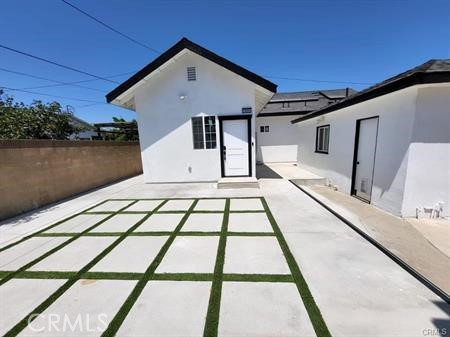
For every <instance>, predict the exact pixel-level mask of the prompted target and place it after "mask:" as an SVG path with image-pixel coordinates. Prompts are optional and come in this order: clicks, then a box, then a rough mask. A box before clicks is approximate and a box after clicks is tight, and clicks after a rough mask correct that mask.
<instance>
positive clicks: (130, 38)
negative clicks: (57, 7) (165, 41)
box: [61, 0, 161, 54]
mask: <svg viewBox="0 0 450 337" xmlns="http://www.w3.org/2000/svg"><path fill="white" fill-rule="evenodd" d="M61 1H62V2H64V3H65V4H66V5H68V6H70V7H72V8H73V9H75V10H77V11H78V12H80V13H82V14H84V15H86V16H87V17H89V18H90V19H92V20H94V21H95V22H97V23H99V24H101V25H102V26H104V27H106V28H108V29H109V30H111V31H113V32H114V33H116V34H119V35H120V36H122V37H124V38H126V39H127V40H129V41H131V42H133V43H135V44H137V45H139V46H141V47H144V48H146V49H148V50H150V51H152V52H154V53H156V54H161V52H160V51H158V50H156V49H154V48H152V47H150V46H149V45H146V44H144V43H142V42H139V41H137V40H136V39H134V38H132V37H130V36H128V35H126V34H124V33H122V32H120V31H118V30H117V29H115V28H113V27H111V26H110V25H108V24H107V23H105V22H103V21H102V20H100V19H97V18H96V17H94V16H93V15H91V14H89V13H87V12H85V11H84V10H82V9H81V8H79V7H77V6H75V5H74V4H71V3H70V2H69V1H66V0H61Z"/></svg>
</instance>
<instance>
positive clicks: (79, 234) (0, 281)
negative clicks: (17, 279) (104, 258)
mask: <svg viewBox="0 0 450 337" xmlns="http://www.w3.org/2000/svg"><path fill="white" fill-rule="evenodd" d="M136 202H137V201H133V202H131V203H130V204H128V205H126V206H124V207H122V208H121V209H120V210H119V211H117V212H116V213H112V214H110V215H109V216H107V217H106V218H103V219H102V220H100V221H98V222H97V223H95V224H94V225H92V226H91V227H89V228H86V229H85V230H84V231H82V232H80V233H77V234H76V235H75V236H71V237H70V238H69V239H68V240H66V241H64V242H62V243H60V244H59V245H57V246H56V247H54V248H52V249H50V250H49V251H47V252H45V253H44V254H42V255H41V256H39V257H37V258H35V259H34V260H32V261H30V262H28V263H27V264H25V265H23V266H22V267H20V268H19V269H17V270H15V271H14V272H12V273H11V274H9V275H7V276H5V277H4V278H2V279H1V280H0V286H1V285H3V284H5V283H6V282H8V281H9V280H10V279H12V278H14V275H15V274H17V273H20V272H22V271H24V270H27V269H29V268H31V267H32V266H34V265H35V264H37V263H39V262H41V261H42V260H43V259H45V258H47V257H49V256H50V255H52V254H54V253H56V252H57V251H59V250H61V249H62V248H64V247H66V246H67V245H68V244H70V243H72V242H73V241H75V240H77V239H78V238H80V237H82V236H83V235H84V234H86V233H87V232H89V231H90V230H92V229H94V228H96V227H98V226H100V225H101V224H102V223H104V222H105V221H107V220H109V219H111V218H112V217H113V216H115V215H116V214H117V213H119V212H120V211H121V210H123V209H125V208H127V207H129V206H131V205H133V204H134V203H136ZM144 219H146V217H144ZM141 221H142V220H141ZM138 223H139V224H140V223H141V222H138ZM135 226H136V225H135ZM135 226H133V227H131V228H133V229H134V228H135ZM113 244H114V243H113Z"/></svg>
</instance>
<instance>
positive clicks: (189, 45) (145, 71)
mask: <svg viewBox="0 0 450 337" xmlns="http://www.w3.org/2000/svg"><path fill="white" fill-rule="evenodd" d="M183 49H188V50H190V51H192V52H194V53H196V54H198V55H200V56H203V57H205V58H206V59H208V60H210V61H212V62H214V63H216V64H218V65H220V66H222V67H224V68H226V69H228V70H230V71H232V72H234V73H236V74H237V75H239V76H242V77H244V78H246V79H247V80H249V81H251V82H254V83H256V84H257V85H259V86H261V87H263V88H265V89H267V90H269V91H270V92H276V91H277V85H276V84H274V83H272V82H270V81H268V80H266V79H265V78H263V77H261V76H259V75H257V74H255V73H253V72H251V71H249V70H247V69H245V68H242V67H241V66H239V65H237V64H235V63H233V62H231V61H228V60H227V59H225V58H223V57H221V56H219V55H217V54H215V53H213V52H212V51H210V50H208V49H206V48H203V47H202V46H200V45H198V44H196V43H194V42H192V41H190V40H188V39H187V38H185V37H184V38H182V39H181V40H180V41H178V42H177V43H176V44H175V45H173V46H172V47H170V48H169V49H168V50H167V51H165V52H164V53H162V54H161V55H160V56H158V57H157V58H156V59H155V60H154V61H152V62H150V63H149V64H147V65H146V66H145V67H144V68H142V69H141V70H139V71H138V72H137V73H136V74H134V75H133V76H131V77H130V78H129V79H128V80H126V81H125V82H123V83H122V84H120V85H119V86H118V87H117V88H115V89H114V90H112V91H111V92H110V93H108V94H107V95H106V100H107V102H108V103H110V102H111V101H113V100H114V99H116V98H117V97H118V96H120V95H121V94H123V93H124V92H125V91H127V90H128V89H130V88H131V87H133V86H134V85H136V84H137V83H138V82H140V81H141V80H142V79H144V78H145V77H146V76H148V75H149V74H151V73H152V72H153V71H155V70H156V69H158V68H159V67H160V66H162V65H163V64H165V63H166V62H167V61H169V60H170V59H172V58H173V57H174V56H175V55H177V54H178V53H179V52H181V51H182V50H183Z"/></svg>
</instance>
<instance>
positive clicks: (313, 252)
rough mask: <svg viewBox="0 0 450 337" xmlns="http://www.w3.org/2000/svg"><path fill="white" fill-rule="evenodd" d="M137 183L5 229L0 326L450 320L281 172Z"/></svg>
mask: <svg viewBox="0 0 450 337" xmlns="http://www.w3.org/2000/svg"><path fill="white" fill-rule="evenodd" d="M141 179H142V177H136V178H132V179H129V180H126V181H123V182H121V183H118V184H115V185H111V186H108V187H106V188H104V189H100V190H97V191H95V192H92V193H88V194H86V195H83V196H80V197H78V198H74V199H72V200H69V201H66V202H63V203H61V204H58V205H54V206H51V207H48V208H47V209H45V210H41V211H39V212H36V213H31V214H27V215H25V216H23V217H20V218H16V219H12V220H10V221H7V222H4V223H3V224H2V226H1V227H0V240H1V241H2V248H0V249H1V252H0V265H1V267H0V269H1V271H2V273H1V280H0V284H1V285H0V298H1V299H2V301H1V305H0V306H1V308H0V309H1V315H0V332H1V333H6V332H8V331H9V332H10V335H11V336H12V335H16V334H20V335H55V336H56V335H61V331H60V330H58V328H61V324H64V322H65V320H64V319H65V318H64V317H67V319H66V320H67V321H69V322H70V323H72V324H73V323H74V321H76V320H77V318H78V317H79V316H80V315H81V318H80V322H81V323H80V324H79V325H77V326H76V329H75V331H72V332H70V331H71V330H70V329H69V330H68V331H67V330H66V331H65V333H64V335H74V336H75V335H76V336H80V335H90V336H93V335H98V336H100V335H102V334H103V335H113V334H117V335H122V336H130V335H145V336H161V335H172V336H173V335H176V336H181V335H183V336H186V335H190V336H197V335H214V334H215V333H216V332H218V334H219V335H223V336H236V335H247V336H263V335H265V336H267V335H271V336H314V335H320V336H325V335H327V331H328V330H329V331H330V333H331V335H335V336H336V335H341V336H349V335H354V336H367V335H371V336H423V335H424V331H425V332H426V331H443V330H442V329H444V328H447V329H449V328H450V326H449V325H450V323H449V320H450V318H449V312H450V310H449V305H448V304H446V303H445V302H443V301H442V300H441V299H440V298H439V297H437V296H436V295H435V294H433V293H432V292H431V291H429V290H428V289H427V288H425V287H424V286H423V285H422V284H421V283H419V282H418V281H417V280H416V279H414V278H413V277H412V276H411V275H409V274H408V273H407V272H405V271H404V270H403V269H401V268H400V267H399V266H397V265H396V264H395V263H394V262H392V261H391V260H390V259H389V258H388V257H386V256H385V255H383V254H382V253H380V252H379V251H378V250H377V249H375V248H374V247H373V246H371V245H370V244H368V243H367V242H365V241H364V240H363V239H362V238H361V237H359V236H358V235H356V234H355V233H354V232H353V231H352V230H350V229H349V228H348V227H347V226H345V225H344V224H342V223H341V222H340V221H339V220H338V219H337V218H335V217H334V216H332V215H331V214H330V213H328V212H327V211H326V210H324V209H323V208H321V207H320V206H319V205H318V204H317V203H315V202H314V201H312V200H311V199H310V198H309V197H307V196H306V195H305V194H303V193H302V192H301V191H299V190H298V189H296V188H295V187H294V186H292V184H290V183H289V182H288V181H287V180H284V179H261V180H260V185H261V188H260V189H240V190H217V189H216V188H214V186H213V184H166V185H148V184H143V183H142V180H141ZM180 198H182V199H180ZM205 198H206V199H205ZM208 198H213V199H208ZM112 199H115V200H112ZM119 199H125V200H119ZM143 199H156V200H143ZM95 205H96V206H95ZM94 206H95V207H94ZM53 224H54V226H53ZM48 226H51V227H48ZM27 235H28V236H29V235H32V236H31V237H30V238H29V239H24V237H27ZM18 240H19V241H21V242H20V243H18V244H16V242H18ZM8 247H9V248H8ZM155 309H156V310H155ZM319 311H320V312H321V315H320V313H319ZM33 313H41V315H39V316H36V315H35V316H31V317H32V321H31V323H30V324H29V325H28V317H30V314H33ZM55 314H56V316H55ZM52 315H53V316H52ZM87 315H89V319H90V321H88V320H89V319H88V318H86V317H87ZM61 316H64V317H61ZM56 317H60V319H62V321H58V322H56ZM87 321H88V323H87ZM52 322H53V325H52V324H51V323H52ZM86 324H88V325H89V326H88V327H87V326H86ZM69 327H70V326H69V325H66V328H69ZM36 328H37V329H38V330H40V328H43V330H42V331H33V330H36ZM87 328H89V330H88V329H87ZM105 329H106V330H105ZM429 329H430V330H429ZM104 330H105V331H104ZM447 331H448V330H447Z"/></svg>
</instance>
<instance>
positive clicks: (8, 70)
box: [0, 68, 104, 92]
mask: <svg viewBox="0 0 450 337" xmlns="http://www.w3.org/2000/svg"><path fill="white" fill-rule="evenodd" d="M0 70H1V71H4V72H7V73H11V74H16V75H21V76H26V77H30V78H35V79H38V80H45V81H50V82H55V83H58V85H59V86H62V85H71V86H74V87H78V88H83V89H89V90H94V91H99V92H104V90H100V89H96V88H91V87H86V86H84V85H78V84H76V83H68V82H61V81H57V80H52V79H50V78H46V77H41V76H36V75H32V74H27V73H23V72H20V71H15V70H10V69H5V68H0ZM53 86H54V85H53ZM47 87H48V85H41V86H36V87H27V88H21V89H24V90H26V89H38V88H47Z"/></svg>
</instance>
